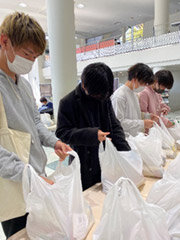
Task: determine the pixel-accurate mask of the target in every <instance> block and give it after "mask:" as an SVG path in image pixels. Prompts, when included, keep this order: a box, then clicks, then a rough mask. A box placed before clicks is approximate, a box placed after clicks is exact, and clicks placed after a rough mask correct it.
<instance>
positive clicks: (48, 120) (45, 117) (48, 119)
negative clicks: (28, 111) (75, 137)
mask: <svg viewBox="0 0 180 240" xmlns="http://www.w3.org/2000/svg"><path fill="white" fill-rule="evenodd" d="M40 117H41V121H42V123H43V124H44V125H45V126H46V127H50V126H52V125H53V124H54V122H53V121H52V120H51V117H50V114H49V113H43V114H40Z"/></svg>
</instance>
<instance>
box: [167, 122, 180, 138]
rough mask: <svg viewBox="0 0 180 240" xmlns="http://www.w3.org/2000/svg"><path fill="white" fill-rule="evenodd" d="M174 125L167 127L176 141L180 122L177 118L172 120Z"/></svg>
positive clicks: (179, 131) (179, 132)
mask: <svg viewBox="0 0 180 240" xmlns="http://www.w3.org/2000/svg"><path fill="white" fill-rule="evenodd" d="M174 123H175V125H174V126H173V127H170V128H168V131H169V133H170V134H171V136H172V137H173V138H174V139H175V140H176V141H177V140H180V123H178V121H177V120H174Z"/></svg>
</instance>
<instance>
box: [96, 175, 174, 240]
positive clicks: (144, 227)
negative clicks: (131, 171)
mask: <svg viewBox="0 0 180 240" xmlns="http://www.w3.org/2000/svg"><path fill="white" fill-rule="evenodd" d="M93 240H170V238H169V234H168V231H167V224H166V213H165V211H164V210H163V209H162V208H160V207H158V206H156V205H153V204H148V203H146V202H145V201H144V200H143V198H142V197H141V195H140V193H139V191H138V189H137V188H136V186H135V185H134V184H133V182H132V181H131V180H130V179H126V178H120V179H119V180H118V181H117V182H116V183H115V184H114V186H113V187H112V188H111V190H110V191H109V192H108V194H107V196H106V198H105V201H104V206H103V212H102V216H101V220H100V223H99V225H98V226H97V228H96V230H95V232H94V235H93Z"/></svg>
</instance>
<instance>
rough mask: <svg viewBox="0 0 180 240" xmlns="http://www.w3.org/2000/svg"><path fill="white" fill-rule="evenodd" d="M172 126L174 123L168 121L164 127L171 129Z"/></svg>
mask: <svg viewBox="0 0 180 240" xmlns="http://www.w3.org/2000/svg"><path fill="white" fill-rule="evenodd" d="M172 126H174V123H173V122H171V121H168V122H167V124H166V127H167V128H170V127H172Z"/></svg>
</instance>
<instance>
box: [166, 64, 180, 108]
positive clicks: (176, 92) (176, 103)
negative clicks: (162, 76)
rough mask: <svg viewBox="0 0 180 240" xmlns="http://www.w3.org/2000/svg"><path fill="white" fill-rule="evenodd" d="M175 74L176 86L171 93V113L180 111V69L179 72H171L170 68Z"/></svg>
mask: <svg viewBox="0 0 180 240" xmlns="http://www.w3.org/2000/svg"><path fill="white" fill-rule="evenodd" d="M168 70H170V71H171V72H172V74H173V77H174V85H173V88H172V89H171V90H170V93H169V106H170V108H171V111H172V112H174V111H177V110H180V69H179V70H171V68H168Z"/></svg>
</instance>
